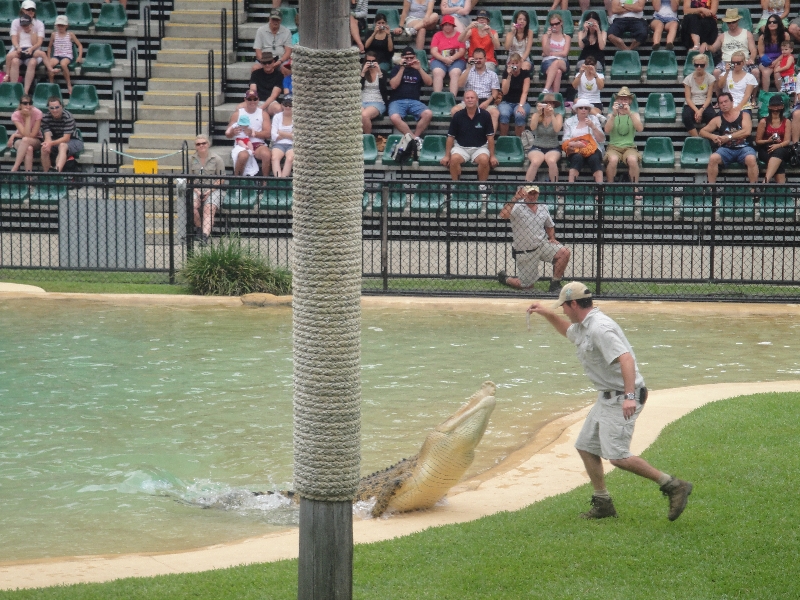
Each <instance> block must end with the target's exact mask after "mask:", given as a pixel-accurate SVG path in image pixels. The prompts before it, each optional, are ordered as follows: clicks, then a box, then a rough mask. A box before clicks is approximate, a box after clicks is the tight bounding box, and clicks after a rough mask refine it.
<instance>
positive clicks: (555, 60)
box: [542, 14, 572, 94]
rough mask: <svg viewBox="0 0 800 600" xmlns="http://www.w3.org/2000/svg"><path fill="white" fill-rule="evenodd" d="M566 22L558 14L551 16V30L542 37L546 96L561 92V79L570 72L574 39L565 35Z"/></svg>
mask: <svg viewBox="0 0 800 600" xmlns="http://www.w3.org/2000/svg"><path fill="white" fill-rule="evenodd" d="M563 25H564V22H563V20H562V19H561V16H560V15H558V14H553V15H550V28H549V29H548V30H547V33H545V34H544V35H543V36H542V75H545V78H546V79H545V84H544V90H542V91H543V92H544V93H545V94H547V93H550V92H553V93H555V94H557V93H558V92H559V91H560V90H561V77H562V76H563V75H564V73H568V72H569V58H568V57H569V48H570V46H571V44H572V38H571V37H570V36H568V35H565V34H564V28H563Z"/></svg>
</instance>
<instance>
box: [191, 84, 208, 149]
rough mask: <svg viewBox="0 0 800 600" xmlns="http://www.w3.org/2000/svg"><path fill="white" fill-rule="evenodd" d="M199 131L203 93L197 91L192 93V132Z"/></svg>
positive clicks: (201, 126)
mask: <svg viewBox="0 0 800 600" xmlns="http://www.w3.org/2000/svg"><path fill="white" fill-rule="evenodd" d="M201 133H203V94H201V93H200V92H197V93H196V94H195V95H194V134H195V135H200V134H201ZM209 141H210V140H209Z"/></svg>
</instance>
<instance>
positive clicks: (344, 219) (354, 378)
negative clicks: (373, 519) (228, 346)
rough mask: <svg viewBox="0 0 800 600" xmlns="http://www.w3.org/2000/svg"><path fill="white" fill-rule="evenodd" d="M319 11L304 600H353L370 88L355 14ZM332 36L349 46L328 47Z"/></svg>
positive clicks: (307, 111) (305, 73) (304, 436)
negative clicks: (366, 89)
mask: <svg viewBox="0 0 800 600" xmlns="http://www.w3.org/2000/svg"><path fill="white" fill-rule="evenodd" d="M322 4H323V2H319V3H317V6H312V3H301V6H300V14H301V15H303V17H302V19H301V24H300V40H301V44H303V45H302V46H295V47H294V50H293V52H292V72H293V74H292V84H293V91H294V152H295V161H294V202H293V217H294V220H293V237H294V263H293V279H292V287H293V295H294V300H293V303H292V306H293V312H294V317H293V321H294V464H295V466H294V489H295V491H296V492H297V493H298V494H299V495H300V553H299V561H298V598H301V599H303V600H306V599H314V600H321V599H331V600H348V599H350V598H352V586H353V580H352V577H353V513H352V500H353V498H354V497H355V493H356V489H357V487H358V481H359V477H360V441H361V439H360V438H361V413H360V404H361V380H360V363H361V344H360V340H361V303H360V302H361V198H362V196H363V193H364V155H363V146H362V141H361V85H360V64H359V57H358V52H356V51H355V50H351V49H349V48H348V46H349V44H348V43H347V40H348V37H347V36H348V33H347V32H348V29H347V25H348V18H349V17H348V7H349V3H348V4H345V3H342V2H340V1H339V0H335V4H336V5H335V6H333V4H334V2H331V3H330V4H331V6H326V7H324V8H323V6H322ZM339 13H341V15H340V14H339ZM331 16H335V17H337V18H334V19H333V23H332V22H331V20H330V18H331ZM306 17H308V21H306V20H305V19H306ZM326 17H329V18H328V20H326ZM332 29H333V30H335V31H337V32H338V34H342V33H343V35H339V37H338V38H337V37H336V36H333V37H330V38H327V39H326V38H325V36H326V35H330V32H331V30H332ZM339 30H341V31H339ZM338 34H337V35H338ZM315 35H316V38H315ZM340 38H342V39H343V40H344V42H342V39H340ZM306 40H310V41H309V42H308V46H311V47H308V46H307V45H306V43H307V42H306ZM331 40H333V41H334V42H335V43H326V42H330V41H331ZM314 42H317V43H314ZM343 48H347V49H343Z"/></svg>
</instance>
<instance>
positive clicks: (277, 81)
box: [239, 52, 283, 116]
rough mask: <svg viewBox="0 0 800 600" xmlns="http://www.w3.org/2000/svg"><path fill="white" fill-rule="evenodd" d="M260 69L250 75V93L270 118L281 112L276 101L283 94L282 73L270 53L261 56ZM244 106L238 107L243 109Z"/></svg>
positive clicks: (276, 60) (275, 59)
mask: <svg viewBox="0 0 800 600" xmlns="http://www.w3.org/2000/svg"><path fill="white" fill-rule="evenodd" d="M260 60H261V68H260V69H258V70H257V71H252V72H251V73H250V88H249V90H250V91H251V92H255V93H256V95H257V96H258V99H259V100H260V101H261V102H263V103H264V104H263V105H262V106H261V108H263V109H264V110H266V111H267V112H268V113H269V115H270V116H272V115H274V114H277V113H279V112H280V111H281V105H280V102H279V101H278V99H279V98H280V96H281V93H282V92H283V73H281V70H280V69H279V68H278V60H279V59H278V58H276V57H275V56H274V55H273V54H272V52H264V53H263V54H262V55H261V59H260ZM243 107H244V105H243V104H242V105H239V108H243Z"/></svg>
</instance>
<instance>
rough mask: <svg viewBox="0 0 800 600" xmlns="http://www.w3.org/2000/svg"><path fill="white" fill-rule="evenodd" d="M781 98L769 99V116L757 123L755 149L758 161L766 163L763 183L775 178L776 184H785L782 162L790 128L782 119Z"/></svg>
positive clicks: (784, 157) (786, 152)
mask: <svg viewBox="0 0 800 600" xmlns="http://www.w3.org/2000/svg"><path fill="white" fill-rule="evenodd" d="M784 108H785V106H784V105H783V98H781V96H780V95H775V96H773V97H772V98H770V99H769V114H768V115H767V116H766V117H764V118H763V119H761V120H760V121H759V122H758V130H757V131H756V149H757V150H758V160H760V161H761V162H765V163H767V173H766V175H765V176H764V183H769V182H770V180H771V179H772V178H773V177H775V181H776V182H778V183H786V167H785V166H784V165H783V161H784V160H786V157H787V156H788V155H789V146H790V145H791V143H792V142H791V133H792V127H791V125H789V119H785V118H784V117H783V109H784Z"/></svg>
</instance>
